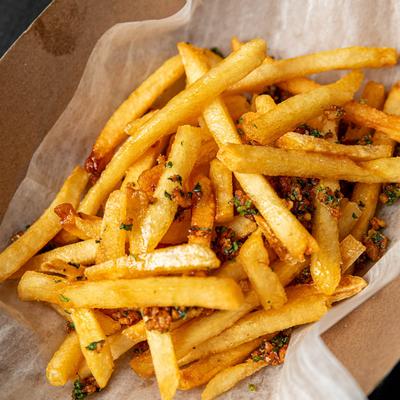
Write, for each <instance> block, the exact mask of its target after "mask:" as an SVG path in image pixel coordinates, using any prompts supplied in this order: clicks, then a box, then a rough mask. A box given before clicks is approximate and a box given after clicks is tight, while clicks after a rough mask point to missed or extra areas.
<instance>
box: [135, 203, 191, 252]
mask: <svg viewBox="0 0 400 400" xmlns="http://www.w3.org/2000/svg"><path fill="white" fill-rule="evenodd" d="M191 219H192V213H191V211H190V210H189V209H186V210H183V211H182V214H181V215H180V216H179V217H178V218H177V219H176V220H175V221H174V222H172V224H171V225H170V226H169V228H168V230H167V232H166V233H165V235H164V236H163V237H162V239H161V241H160V243H161V244H168V245H176V244H182V243H185V242H187V241H188V235H189V229H190V226H191ZM132 253H133V254H135V251H133V252H132Z"/></svg>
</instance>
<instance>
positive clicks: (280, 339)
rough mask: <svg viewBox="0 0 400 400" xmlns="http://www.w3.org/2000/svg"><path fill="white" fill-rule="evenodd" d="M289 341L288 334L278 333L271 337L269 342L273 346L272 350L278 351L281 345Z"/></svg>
mask: <svg viewBox="0 0 400 400" xmlns="http://www.w3.org/2000/svg"><path fill="white" fill-rule="evenodd" d="M288 343H289V336H286V335H282V334H278V335H276V336H275V337H274V338H273V339H271V344H272V345H273V346H274V351H275V352H278V351H279V350H280V349H281V348H282V347H283V346H285V345H286V344H288Z"/></svg>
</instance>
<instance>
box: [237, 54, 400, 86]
mask: <svg viewBox="0 0 400 400" xmlns="http://www.w3.org/2000/svg"><path fill="white" fill-rule="evenodd" d="M396 62H397V52H396V50H395V49H393V48H374V47H348V48H343V49H335V50H327V51H321V52H318V53H314V54H307V55H304V56H299V57H295V58H288V59H284V60H277V61H274V62H269V63H263V64H262V65H261V66H259V67H258V68H256V69H255V70H254V71H253V72H252V73H250V74H249V75H247V76H246V77H245V78H243V79H242V80H241V81H240V82H238V83H237V84H235V85H233V86H232V87H231V88H230V92H242V91H244V92H246V91H256V92H261V91H262V90H263V89H264V88H265V87H266V86H268V85H272V84H274V83H277V82H283V81H287V80H289V79H292V78H298V77H303V76H306V75H312V74H316V73H319V72H325V71H331V70H335V69H358V68H379V67H383V66H389V65H394V64H396Z"/></svg>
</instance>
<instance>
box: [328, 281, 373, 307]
mask: <svg viewBox="0 0 400 400" xmlns="http://www.w3.org/2000/svg"><path fill="white" fill-rule="evenodd" d="M366 286H367V282H366V281H365V280H364V279H363V278H361V277H360V276H352V275H344V276H343V277H342V279H341V280H340V284H339V286H338V287H337V289H336V290H335V293H334V294H333V295H332V296H331V297H330V298H329V302H330V303H336V302H338V301H342V300H345V299H347V298H349V297H352V296H354V295H356V294H357V293H359V292H361V290H363V289H364V288H365V287H366Z"/></svg>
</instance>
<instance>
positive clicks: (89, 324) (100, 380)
mask: <svg viewBox="0 0 400 400" xmlns="http://www.w3.org/2000/svg"><path fill="white" fill-rule="evenodd" d="M71 317H72V321H73V322H74V325H75V330H76V333H77V334H78V337H79V343H80V346H81V351H82V353H83V356H84V357H85V360H86V362H87V365H88V367H89V369H90V371H91V372H92V374H93V376H94V378H95V379H96V382H97V384H98V385H99V387H100V388H104V387H105V386H106V385H107V382H108V380H109V379H110V376H111V374H112V372H113V368H114V363H113V359H112V355H111V350H110V344H109V343H108V341H107V338H106V336H105V334H104V332H103V330H102V329H101V326H100V324H99V323H98V321H97V319H96V317H95V315H94V313H93V311H92V310H88V309H84V308H82V309H79V310H73V311H72V314H71Z"/></svg>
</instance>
